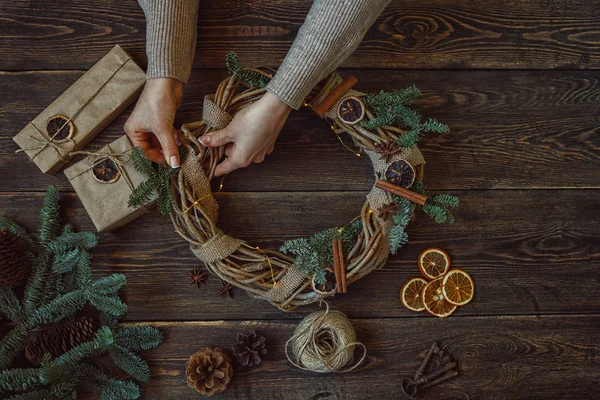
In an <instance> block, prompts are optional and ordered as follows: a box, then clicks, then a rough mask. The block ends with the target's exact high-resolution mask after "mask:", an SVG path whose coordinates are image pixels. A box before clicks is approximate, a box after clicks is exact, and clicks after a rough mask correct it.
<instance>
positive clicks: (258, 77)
mask: <svg viewBox="0 0 600 400" xmlns="http://www.w3.org/2000/svg"><path fill="white" fill-rule="evenodd" d="M225 65H226V66H227V69H228V70H229V73H230V74H231V75H234V76H237V77H238V78H240V79H241V80H242V81H244V82H246V83H247V84H248V85H249V86H252V87H256V88H264V87H266V86H267V85H268V84H269V81H270V80H271V78H269V77H268V76H266V75H263V74H261V73H259V72H256V71H251V70H249V69H246V68H244V66H243V65H242V63H241V62H240V60H239V59H238V56H237V54H235V53H234V52H229V53H227V55H226V56H225Z"/></svg>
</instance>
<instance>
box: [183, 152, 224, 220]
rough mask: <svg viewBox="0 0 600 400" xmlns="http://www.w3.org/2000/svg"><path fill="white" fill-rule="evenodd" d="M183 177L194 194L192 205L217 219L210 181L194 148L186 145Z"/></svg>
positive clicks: (217, 213)
mask: <svg viewBox="0 0 600 400" xmlns="http://www.w3.org/2000/svg"><path fill="white" fill-rule="evenodd" d="M181 172H182V173H183V179H185V182H186V183H187V184H188V186H189V187H190V188H191V189H192V194H193V195H194V199H195V201H194V204H193V205H194V206H199V207H200V208H202V210H204V212H205V213H206V214H207V215H208V216H209V217H210V218H211V219H212V220H213V221H215V222H216V221H217V218H218V215H219V205H218V204H217V201H216V200H215V198H214V196H213V195H212V191H211V190H210V181H209V180H208V177H207V176H206V174H205V173H204V168H202V164H201V163H200V160H199V158H198V156H197V155H196V153H195V152H194V149H193V148H192V147H191V146H190V147H188V151H187V155H186V157H185V159H184V160H183V163H182V164H181Z"/></svg>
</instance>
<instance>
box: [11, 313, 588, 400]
mask: <svg viewBox="0 0 600 400" xmlns="http://www.w3.org/2000/svg"><path fill="white" fill-rule="evenodd" d="M341 310H342V311H343V309H341ZM149 324H151V325H153V326H155V327H157V328H158V329H160V330H161V331H163V333H164V336H165V340H164V342H163V343H162V344H161V345H160V346H159V347H158V348H156V349H153V350H150V351H146V352H144V354H143V357H144V358H145V359H146V360H148V361H149V363H150V367H151V372H152V376H151V378H150V381H149V382H147V383H143V384H141V389H142V396H141V398H151V399H155V398H157V399H173V398H177V399H197V398H198V394H197V393H195V392H194V391H193V390H192V389H189V388H188V387H187V386H186V377H185V363H186V361H187V359H188V357H189V355H191V354H192V353H194V352H196V351H198V350H199V349H200V348H201V347H203V346H218V347H221V348H222V349H224V350H225V351H226V352H228V353H229V354H231V350H230V348H231V345H232V344H233V342H234V341H235V336H236V334H237V333H238V332H245V331H247V330H249V329H255V330H257V331H258V332H259V333H261V334H263V335H264V336H265V337H266V338H267V348H268V354H267V355H266V356H265V357H264V359H263V362H262V365H260V366H259V367H255V368H253V369H250V370H246V371H243V370H240V369H237V370H235V371H234V375H233V379H232V381H231V383H230V385H229V387H228V388H227V391H226V392H224V393H223V394H221V395H220V396H219V398H227V399H230V398H231V399H233V398H235V399H266V398H268V399H284V398H285V399H307V398H310V399H318V398H332V399H341V398H343V399H361V400H362V399H380V398H384V397H390V395H391V396H393V397H392V398H401V396H402V395H401V392H400V386H399V384H400V381H401V380H402V379H403V378H405V377H410V376H412V375H413V374H414V370H415V369H416V368H417V367H418V365H419V363H420V361H421V360H422V358H423V357H424V353H425V351H426V350H427V348H428V347H429V345H430V343H431V342H433V341H434V340H436V341H438V342H439V343H440V344H441V345H442V346H443V347H444V348H445V349H446V350H447V351H448V352H449V353H450V354H451V355H452V356H453V357H454V359H456V360H457V361H458V365H459V369H460V372H459V376H458V377H457V378H455V379H453V380H450V381H448V382H446V383H444V384H442V385H440V386H437V387H434V388H432V389H430V390H429V391H427V392H426V393H425V392H424V393H423V395H424V396H427V397H426V398H434V399H466V398H471V399H515V400H516V399H531V398H532V393H535V396H534V397H535V398H536V399H557V398H560V399H582V398H594V395H593V393H595V386H594V385H593V382H597V381H598V379H600V372H599V370H598V368H597V365H598V362H600V359H599V355H598V354H599V346H598V341H599V339H600V337H599V334H598V330H597V326H598V324H600V317H599V316H597V315H593V316H592V315H577V316H541V317H525V316H518V317H485V318H475V317H468V318H449V319H446V320H438V319H427V320H425V319H406V318H388V319H358V320H356V319H355V320H352V324H353V326H354V328H355V330H356V333H357V338H358V340H360V341H361V342H363V343H364V344H365V346H366V347H367V358H366V361H365V362H364V363H363V365H362V366H361V367H360V368H359V369H358V370H357V371H354V372H350V373H345V374H315V373H308V372H303V371H301V370H299V369H296V368H295V367H293V366H292V365H291V364H290V363H289V362H288V361H287V360H286V356H285V352H284V346H285V342H286V340H287V339H288V338H289V337H291V335H292V334H293V330H294V329H295V327H296V324H297V321H286V320H275V321H260V322H258V321H214V322H162V323H161V322H149ZM557 327H560V329H557ZM2 330H6V326H4V329H3V325H2V324H0V332H2ZM357 355H358V353H357ZM433 362H435V360H434V361H433ZM121 375H122V374H121ZM366 387H368V391H366V389H365V388H366Z"/></svg>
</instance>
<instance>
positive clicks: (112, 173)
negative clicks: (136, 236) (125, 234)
mask: <svg viewBox="0 0 600 400" xmlns="http://www.w3.org/2000/svg"><path fill="white" fill-rule="evenodd" d="M132 149H133V145H132V144H131V142H130V141H129V138H128V137H127V136H122V137H121V138H119V139H117V140H115V141H114V142H112V143H110V144H109V145H107V146H105V147H104V148H102V149H101V150H99V151H97V152H95V153H88V156H87V157H86V158H84V159H83V160H81V161H79V162H78V163H76V164H74V165H72V166H70V167H69V168H67V169H65V171H64V174H65V175H66V177H67V179H68V180H69V182H71V185H72V186H73V189H75V192H76V193H77V196H78V197H79V200H81V203H83V206H84V207H85V210H86V211H87V213H88V215H89V216H90V218H91V220H92V222H93V223H94V226H95V227H96V229H97V230H98V232H108V231H112V230H114V229H116V228H118V227H120V226H122V225H125V224H126V223H128V222H131V221H133V220H134V219H135V218H138V217H139V216H141V215H143V214H145V213H146V212H147V210H148V208H147V207H140V208H131V207H129V206H128V204H127V203H128V200H129V195H130V194H131V192H132V191H133V189H134V188H135V187H136V186H138V185H139V184H140V183H142V182H144V181H146V180H147V179H148V178H147V177H146V176H144V175H143V174H142V173H140V172H138V171H137V170H136V169H135V167H134V165H133V160H132V158H131V151H132ZM153 202H155V199H154V200H153ZM151 205H152V203H151Z"/></svg>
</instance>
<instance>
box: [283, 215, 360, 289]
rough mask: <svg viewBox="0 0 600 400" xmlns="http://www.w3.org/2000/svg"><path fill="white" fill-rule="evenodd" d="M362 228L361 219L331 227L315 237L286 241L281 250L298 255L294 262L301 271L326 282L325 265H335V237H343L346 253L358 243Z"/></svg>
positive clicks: (317, 280)
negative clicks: (345, 224)
mask: <svg viewBox="0 0 600 400" xmlns="http://www.w3.org/2000/svg"><path fill="white" fill-rule="evenodd" d="M361 228H362V221H361V220H360V219H358V220H356V221H354V222H353V223H352V224H350V225H349V226H347V227H345V228H344V229H342V230H341V232H340V229H339V228H330V229H326V230H324V231H321V232H318V233H316V234H315V235H314V236H313V237H311V238H309V239H306V238H299V239H293V240H288V241H287V242H285V243H284V244H283V245H282V246H281V248H280V251H281V252H283V253H288V252H290V253H293V254H294V255H295V256H296V260H295V261H294V264H295V265H296V266H297V267H298V269H300V271H302V272H304V273H306V274H307V275H312V276H313V277H314V280H315V282H316V283H319V284H322V283H324V282H325V277H326V273H325V267H326V266H328V265H333V249H332V247H331V242H332V241H333V239H334V238H338V237H339V238H341V240H342V248H343V250H344V253H346V252H349V251H350V249H351V248H352V247H353V245H354V243H356V237H357V236H358V233H359V232H360V230H361Z"/></svg>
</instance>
